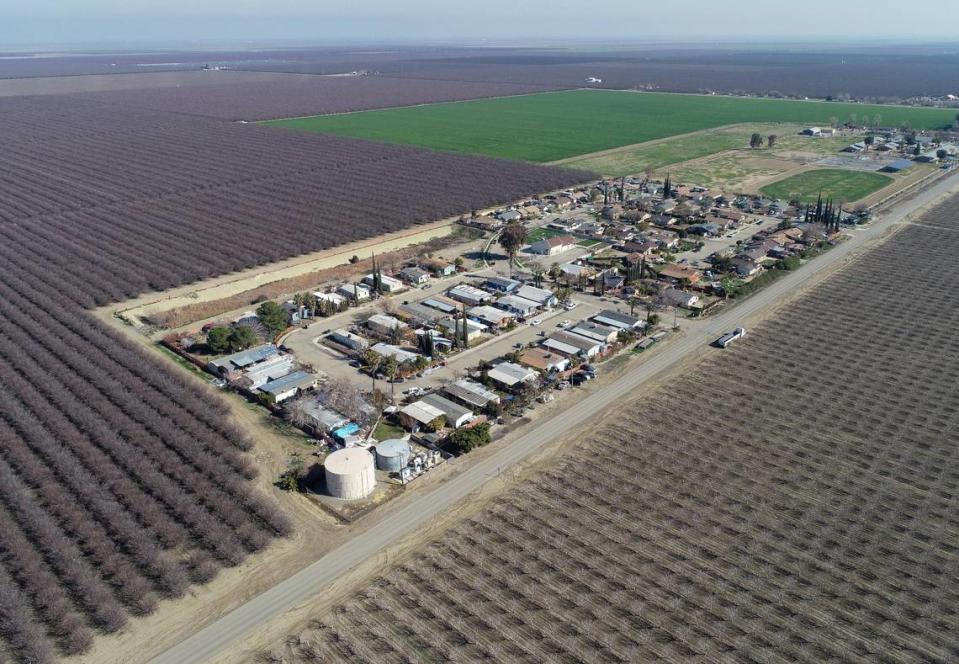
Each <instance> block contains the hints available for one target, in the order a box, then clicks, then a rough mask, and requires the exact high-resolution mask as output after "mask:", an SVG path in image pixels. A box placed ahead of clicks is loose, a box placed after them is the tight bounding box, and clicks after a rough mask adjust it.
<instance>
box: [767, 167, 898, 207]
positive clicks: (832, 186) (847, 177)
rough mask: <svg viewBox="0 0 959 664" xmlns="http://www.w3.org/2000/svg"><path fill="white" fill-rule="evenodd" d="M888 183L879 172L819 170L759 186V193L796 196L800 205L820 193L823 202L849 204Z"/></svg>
mask: <svg viewBox="0 0 959 664" xmlns="http://www.w3.org/2000/svg"><path fill="white" fill-rule="evenodd" d="M892 182H893V179H892V178H891V177H889V176H887V175H882V174H881V173H870V172H865V171H848V170H839V169H832V168H823V169H817V170H814V171H806V172H804V173H798V174H796V175H793V176H790V177H787V178H784V179H782V180H779V181H778V182H773V183H772V184H768V185H766V186H765V187H762V188H761V189H760V192H761V193H763V194H765V195H766V196H769V197H770V198H777V199H783V200H791V199H794V198H797V197H798V199H799V200H800V201H801V202H803V203H815V202H816V199H817V198H818V197H819V195H820V194H822V197H823V198H824V199H825V198H831V199H833V200H834V201H841V202H844V203H853V202H855V201H858V200H860V199H863V198H865V197H866V196H868V195H869V194H872V193H874V192H876V191H879V190H880V189H882V188H883V187H885V186H887V185H889V184H892Z"/></svg>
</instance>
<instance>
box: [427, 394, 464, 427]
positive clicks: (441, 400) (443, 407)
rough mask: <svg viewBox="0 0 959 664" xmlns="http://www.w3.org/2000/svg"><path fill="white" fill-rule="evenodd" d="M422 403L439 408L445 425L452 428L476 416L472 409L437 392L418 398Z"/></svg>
mask: <svg viewBox="0 0 959 664" xmlns="http://www.w3.org/2000/svg"><path fill="white" fill-rule="evenodd" d="M420 401H422V402H423V403H425V404H427V405H429V406H432V407H433V408H436V409H438V410H440V411H441V412H442V413H443V417H445V418H446V424H447V426H451V427H453V428H454V429H459V428H460V427H461V426H463V425H464V424H468V423H469V422H470V421H472V420H473V418H474V417H476V416H475V415H474V414H473V411H472V410H470V409H469V408H465V407H464V406H461V405H459V404H458V403H454V402H452V401H450V400H449V399H447V398H446V397H442V396H440V395H439V394H427V395H426V396H425V397H423V398H422V399H420Z"/></svg>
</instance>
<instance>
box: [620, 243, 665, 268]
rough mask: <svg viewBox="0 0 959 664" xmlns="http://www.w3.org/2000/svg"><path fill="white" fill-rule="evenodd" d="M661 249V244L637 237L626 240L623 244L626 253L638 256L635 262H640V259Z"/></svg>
mask: <svg viewBox="0 0 959 664" xmlns="http://www.w3.org/2000/svg"><path fill="white" fill-rule="evenodd" d="M657 249H659V244H658V243H657V242H654V241H653V240H649V239H641V238H640V239H636V240H630V241H629V242H624V243H623V245H622V250H623V251H625V252H626V253H628V254H630V255H633V254H635V255H636V256H637V258H636V260H635V261H633V262H636V263H638V262H639V259H640V258H642V257H643V256H652V255H653V253H654V252H655V251H656V250H657Z"/></svg>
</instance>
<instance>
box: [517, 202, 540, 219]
mask: <svg viewBox="0 0 959 664" xmlns="http://www.w3.org/2000/svg"><path fill="white" fill-rule="evenodd" d="M519 211H520V214H522V215H523V218H524V219H535V218H537V217H539V216H540V215H542V214H543V211H542V210H541V209H540V208H539V207H538V206H536V205H524V206H523V207H521V208H520V209H519Z"/></svg>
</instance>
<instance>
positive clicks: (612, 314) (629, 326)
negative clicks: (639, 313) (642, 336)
mask: <svg viewBox="0 0 959 664" xmlns="http://www.w3.org/2000/svg"><path fill="white" fill-rule="evenodd" d="M593 320H594V321H595V322H597V323H599V324H601V325H607V326H609V327H615V328H616V329H619V330H629V331H631V330H641V329H643V328H644V327H646V322H645V321H644V320H643V319H641V318H637V317H635V316H627V315H626V314H621V313H619V312H618V311H612V310H611V309H603V310H602V311H600V312H599V313H598V314H596V315H595V316H593Z"/></svg>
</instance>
